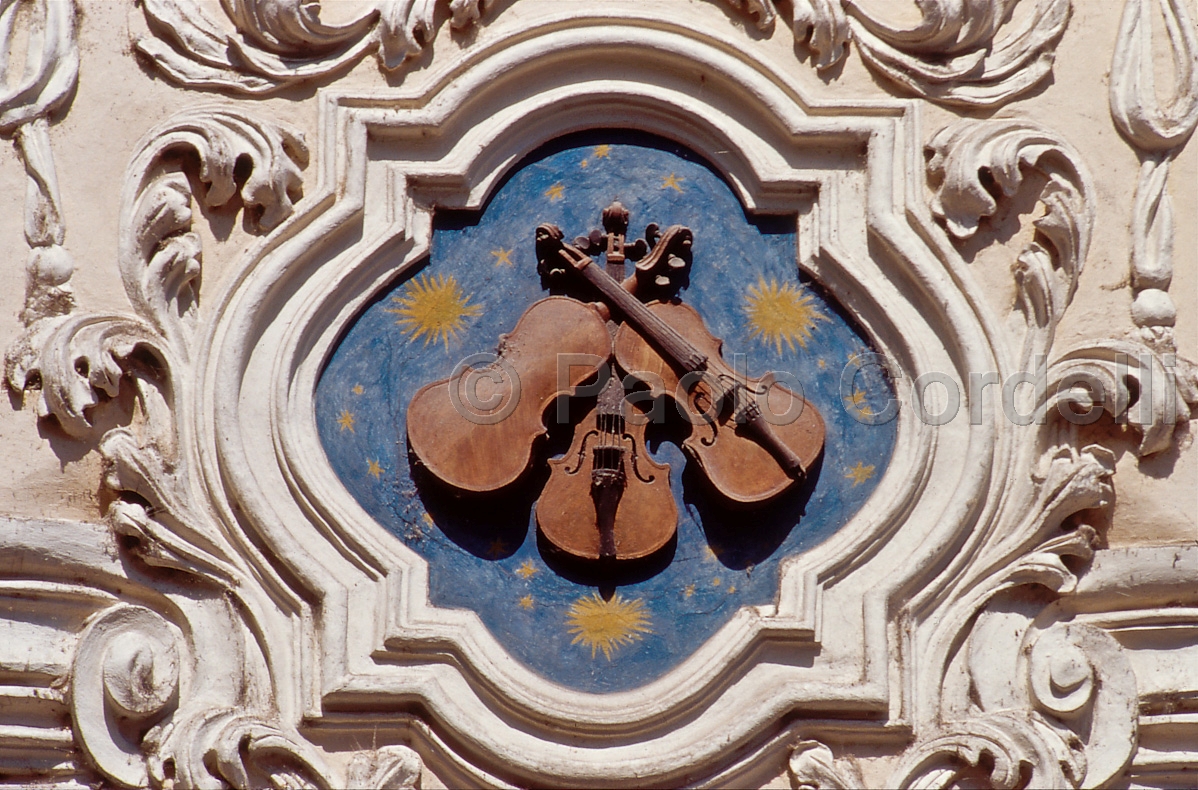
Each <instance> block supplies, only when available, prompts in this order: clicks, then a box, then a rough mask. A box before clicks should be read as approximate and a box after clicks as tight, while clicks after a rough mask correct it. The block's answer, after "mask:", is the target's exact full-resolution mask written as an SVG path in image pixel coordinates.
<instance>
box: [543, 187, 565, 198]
mask: <svg viewBox="0 0 1198 790" xmlns="http://www.w3.org/2000/svg"><path fill="white" fill-rule="evenodd" d="M565 196H566V188H565V187H563V186H562V185H561V184H554V185H553V186H551V187H549V189H546V190H545V197H547V198H549V199H550V200H555V201H556V200H561V199H562V198H564V197H565Z"/></svg>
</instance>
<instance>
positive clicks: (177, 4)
mask: <svg viewBox="0 0 1198 790" xmlns="http://www.w3.org/2000/svg"><path fill="white" fill-rule="evenodd" d="M484 4H485V3H484V0H375V2H373V3H369V4H366V5H367V7H366V8H365V9H364V10H363V11H362V13H361V14H360V15H359V16H357V17H356V18H354V19H352V20H350V21H348V22H346V23H344V24H341V25H326V24H324V23H323V22H321V21H320V3H319V2H302V3H301V2H297V0H229V1H228V2H225V3H222V5H221V8H222V10H223V11H224V16H225V18H224V19H223V20H221V21H217V20H215V19H213V18H212V17H211V16H210V15H209V14H208V13H206V12H205V11H204V10H203V9H201V8H200V7H199V5H198V4H197V3H192V2H183V1H182V0H146V2H144V3H143V4H142V5H143V9H144V11H145V14H146V19H147V20H148V22H149V23H150V28H151V30H152V31H153V32H154V33H155V34H156V35H157V36H158V37H157V38H155V37H145V38H142V39H140V40H139V41H138V42H137V45H136V46H137V49H138V51H139V52H141V53H142V54H144V55H145V56H147V57H149V58H150V59H151V60H152V61H153V62H154V63H155V64H156V65H157V66H158V67H159V68H160V69H162V70H163V71H164V72H166V74H168V75H169V76H170V77H171V78H172V79H174V80H176V81H178V82H180V83H182V84H184V85H189V86H191V87H197V88H222V89H226V90H231V91H235V92H237V93H244V94H254V95H258V94H266V93H271V92H273V91H276V90H279V89H281V88H284V87H286V86H288V85H293V84H295V83H297V82H301V81H303V80H307V79H312V78H317V77H323V76H326V75H330V74H334V73H336V72H338V71H340V70H342V69H344V68H347V67H349V66H350V65H352V64H353V63H355V62H357V61H358V60H359V59H361V58H362V57H363V56H365V55H366V54H368V53H370V52H372V51H374V52H376V53H377V54H378V57H379V61H380V63H381V65H382V66H383V68H385V69H387V70H395V69H398V68H400V67H401V66H402V65H403V64H404V63H405V62H406V61H407V60H408V59H409V58H411V57H412V56H414V55H416V54H419V53H420V52H421V51H422V50H423V49H424V47H425V46H427V44H428V43H429V41H430V40H431V39H432V37H433V36H434V35H435V33H436V25H437V20H436V14H437V11H438V8H439V7H442V6H444V7H447V8H448V10H449V12H450V16H451V24H452V25H453V26H454V27H456V28H465V27H467V26H469V25H470V24H473V23H474V22H477V21H478V19H479V18H480V16H481V15H482V11H483V7H484Z"/></svg>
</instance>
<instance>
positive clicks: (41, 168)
mask: <svg viewBox="0 0 1198 790" xmlns="http://www.w3.org/2000/svg"><path fill="white" fill-rule="evenodd" d="M75 25H76V11H75V3H74V0H70V1H69V2H54V1H53V0H34V1H30V0H4V2H0V136H3V137H11V138H12V139H13V141H14V142H15V143H16V145H17V151H18V153H19V154H20V157H21V160H22V162H23V163H24V164H25V173H26V175H27V176H28V184H27V186H26V189H25V242H26V244H28V245H29V259H28V261H27V262H26V264H25V275H26V285H25V309H24V310H23V311H22V313H21V319H22V320H23V321H24V322H25V324H26V325H28V324H31V323H33V322H34V321H35V320H37V319H38V318H40V317H42V316H46V315H62V314H64V313H66V312H69V311H70V309H71V307H72V305H73V299H74V297H73V295H72V290H71V285H70V279H71V275H72V274H74V271H75V264H74V261H73V260H72V258H71V254H70V253H69V252H67V250H66V248H65V247H64V246H63V244H64V242H65V241H66V222H65V221H64V218H63V214H62V197H61V195H60V192H59V187H58V175H57V173H56V172H55V170H54V152H53V151H52V150H51V147H50V130H49V123H50V116H51V114H52V113H54V112H55V111H57V110H59V109H61V108H63V107H64V106H65V105H66V104H67V102H68V100H69V98H70V96H71V94H72V93H73V92H74V90H75V83H76V81H77V79H78V75H79V47H78V43H77V41H76V34H75ZM21 37H25V41H23V42H21V43H23V44H24V46H25V50H26V57H25V63H24V64H22V67H21V68H17V64H16V63H15V62H10V61H11V60H12V59H13V57H14V55H13V53H14V45H15V44H16V43H17V42H18V40H19V39H20V38H21ZM6 75H7V76H8V78H7V79H5V77H6Z"/></svg>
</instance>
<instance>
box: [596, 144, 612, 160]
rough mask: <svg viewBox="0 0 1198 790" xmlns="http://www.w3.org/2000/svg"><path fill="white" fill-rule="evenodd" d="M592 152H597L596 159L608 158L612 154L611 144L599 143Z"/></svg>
mask: <svg viewBox="0 0 1198 790" xmlns="http://www.w3.org/2000/svg"><path fill="white" fill-rule="evenodd" d="M592 153H594V154H595V158H596V159H607V158H608V157H609V156H611V146H610V145H607V144H604V145H597V146H595V150H594V151H593V152H592Z"/></svg>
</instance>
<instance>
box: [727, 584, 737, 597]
mask: <svg viewBox="0 0 1198 790" xmlns="http://www.w3.org/2000/svg"><path fill="white" fill-rule="evenodd" d="M734 592H736V585H735V584H729V585H728V594H729V595H731V594H732V593H734Z"/></svg>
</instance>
